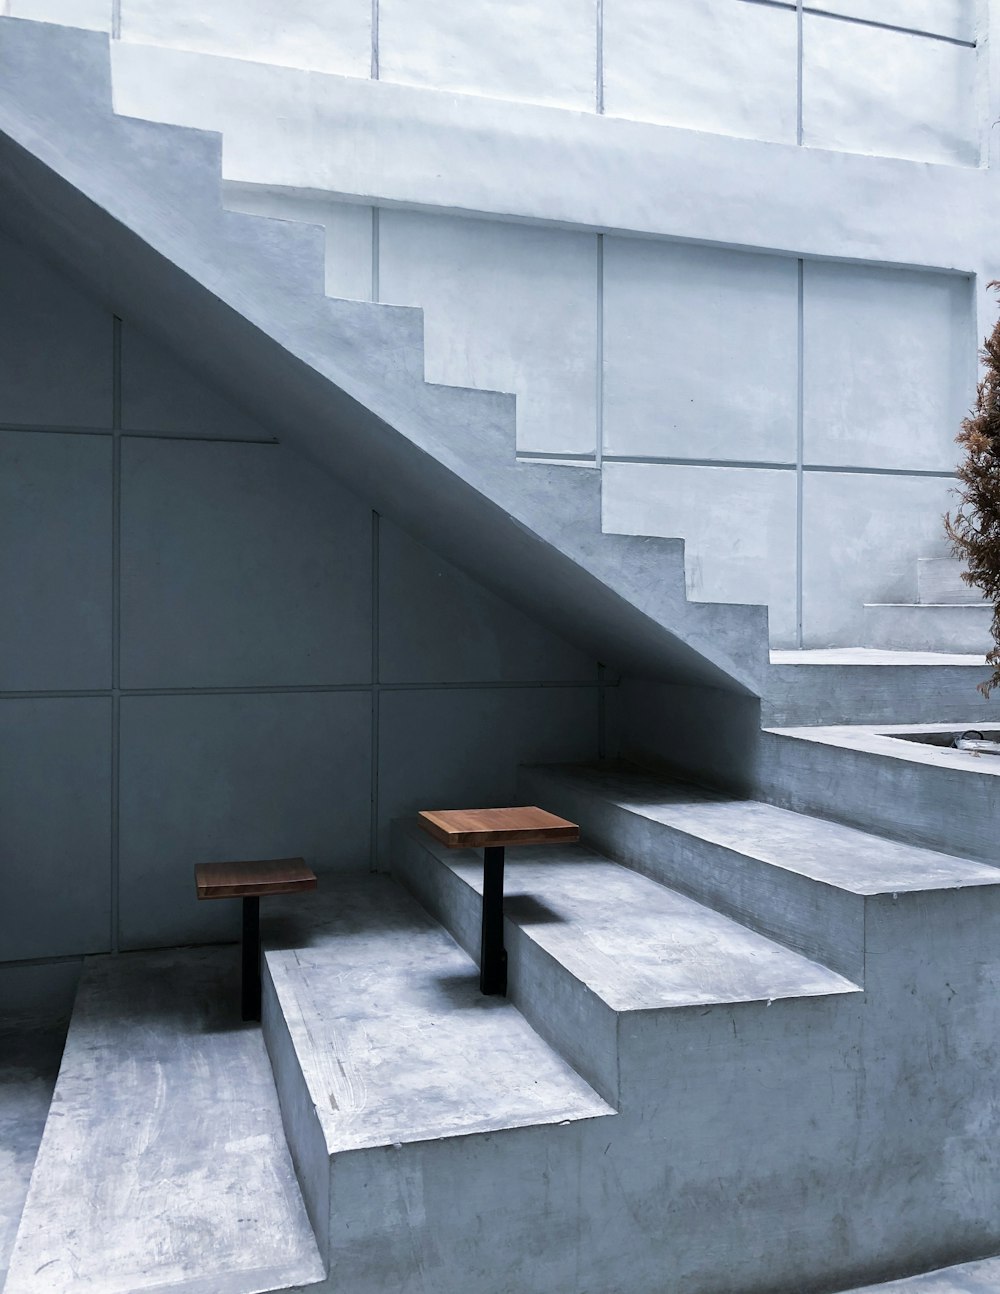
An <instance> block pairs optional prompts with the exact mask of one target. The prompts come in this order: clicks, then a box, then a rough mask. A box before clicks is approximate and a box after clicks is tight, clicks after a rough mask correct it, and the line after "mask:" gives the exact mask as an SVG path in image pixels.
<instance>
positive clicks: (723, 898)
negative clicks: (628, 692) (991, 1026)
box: [520, 765, 1000, 983]
mask: <svg viewBox="0 0 1000 1294" xmlns="http://www.w3.org/2000/svg"><path fill="white" fill-rule="evenodd" d="M520 793H521V795H522V797H523V798H526V799H527V800H529V801H531V802H532V803H538V804H543V805H546V806H549V807H551V808H552V810H553V812H558V813H560V814H562V815H564V816H565V817H568V818H570V819H571V820H572V821H574V822H579V823H580V825H581V827H582V829H583V833H584V838H585V839H586V840H587V841H589V842H592V843H593V844H594V846H595V847H596V848H599V849H601V850H602V851H604V852H605V853H606V854H608V855H609V856H611V857H614V858H615V859H617V860H618V861H619V862H621V863H624V864H626V865H627V866H628V867H631V868H635V869H636V870H637V871H640V872H643V873H645V874H646V875H648V876H651V877H653V878H654V879H655V880H657V881H661V882H662V883H664V884H666V885H671V886H674V887H676V888H677V889H678V890H681V891H682V892H684V893H686V894H689V895H692V896H693V897H694V898H695V899H698V900H699V901H701V902H703V903H708V904H710V905H711V906H712V907H714V908H716V909H718V910H719V911H721V912H725V913H727V914H728V915H729V916H731V917H733V918H735V919H736V920H737V921H741V922H744V923H745V924H747V925H749V926H751V927H752V928H753V929H755V930H758V931H760V932H761V933H763V934H766V935H768V936H770V937H771V938H774V939H778V940H780V941H781V942H782V943H784V944H786V945H787V946H788V947H790V948H793V949H795V950H797V951H798V952H801V953H803V954H805V955H806V956H807V957H810V958H813V959H815V960H818V961H820V962H823V963H824V964H825V965H827V966H830V967H831V968H833V969H835V970H837V971H839V972H840V973H842V974H844V975H847V976H849V977H850V978H852V979H853V980H855V981H857V982H858V983H862V982H863V980H864V969H865V948H864V933H865V901H866V899H868V898H872V897H875V896H879V895H883V896H884V895H890V896H891V895H896V894H900V893H925V894H926V893H932V892H935V891H949V892H950V891H952V890H955V889H960V888H964V887H967V886H993V887H997V886H1000V874H998V873H997V871H996V869H995V868H993V867H989V866H987V865H985V864H983V863H978V862H970V861H967V860H965V859H959V858H955V857H954V856H952V855H950V854H945V853H941V852H938V851H934V850H928V849H921V848H918V847H915V846H912V845H905V844H902V843H899V842H897V841H891V840H886V839H885V838H884V837H881V836H873V835H870V834H868V833H867V832H863V831H859V830H856V829H852V828H850V827H846V826H843V825H840V824H838V823H834V822H829V821H827V820H824V819H822V818H816V817H810V816H808V815H806V814H802V813H794V812H790V811H789V810H787V809H782V808H779V807H777V806H775V805H772V804H766V803H763V802H760V801H755V800H742V799H734V798H732V797H729V796H725V795H722V794H716V793H714V792H712V791H708V790H705V789H703V788H699V787H694V786H690V785H687V784H684V783H678V782H671V781H668V780H667V779H665V778H662V777H658V776H655V775H653V774H650V773H646V772H644V771H643V770H641V769H638V768H631V767H627V766H614V765H600V766H589V767H579V766H553V765H548V766H537V767H529V768H524V769H522V770H521V778H520ZM997 893H998V894H1000V890H998V891H997Z"/></svg>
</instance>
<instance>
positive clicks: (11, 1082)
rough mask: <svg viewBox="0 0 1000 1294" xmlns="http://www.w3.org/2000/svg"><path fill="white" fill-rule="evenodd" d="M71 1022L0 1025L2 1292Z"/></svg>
mask: <svg viewBox="0 0 1000 1294" xmlns="http://www.w3.org/2000/svg"><path fill="white" fill-rule="evenodd" d="M65 1038H66V1024H65V1022H63V1023H61V1024H59V1023H56V1024H48V1025H31V1026H27V1025H22V1026H14V1025H12V1024H11V1025H0V1289H2V1288H3V1285H4V1281H5V1280H6V1278H7V1264H8V1262H9V1261H10V1253H11V1250H12V1249H13V1247H14V1236H15V1234H16V1232H17V1224H18V1223H19V1222H20V1220H21V1210H22V1209H23V1208H24V1201H25V1198H26V1196H27V1194H28V1182H29V1181H30V1179H31V1170H32V1168H33V1167H34V1163H35V1156H36V1155H37V1153H38V1144H39V1142H40V1141H41V1139H42V1130H43V1129H44V1127H45V1118H46V1116H47V1114H48V1112H49V1102H50V1101H51V1100H52V1091H53V1088H54V1087H55V1085H56V1075H57V1074H58V1072H59V1061H60V1058H61V1057H62V1051H63V1042H64V1041H65Z"/></svg>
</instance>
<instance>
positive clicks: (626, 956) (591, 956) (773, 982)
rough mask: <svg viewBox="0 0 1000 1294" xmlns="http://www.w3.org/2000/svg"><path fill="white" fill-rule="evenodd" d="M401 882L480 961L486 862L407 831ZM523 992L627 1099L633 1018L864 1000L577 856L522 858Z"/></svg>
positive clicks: (553, 851)
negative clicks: (625, 1050) (627, 1040)
mask: <svg viewBox="0 0 1000 1294" xmlns="http://www.w3.org/2000/svg"><path fill="white" fill-rule="evenodd" d="M392 858H393V869H394V873H395V874H396V875H397V876H398V877H399V879H400V880H401V881H402V882H403V883H404V884H405V885H406V886H407V888H409V889H411V890H412V891H413V893H414V894H416V895H417V897H418V898H419V899H420V901H421V903H423V904H424V906H425V907H426V908H427V909H428V911H430V912H431V913H432V914H433V915H434V916H435V917H436V918H437V919H438V920H439V921H441V922H442V923H443V924H444V925H445V926H446V927H447V928H448V929H449V930H450V931H451V932H452V934H453V935H454V936H455V938H456V939H457V940H458V942H459V943H460V944H461V945H462V947H463V948H465V949H466V950H467V951H468V952H469V954H470V956H474V957H477V958H478V953H479V933H480V911H481V895H482V859H481V857H480V854H479V853H478V851H476V850H451V849H448V848H447V847H446V846H444V845H440V844H438V843H437V842H436V841H435V840H433V839H432V838H431V837H430V836H428V835H427V834H426V833H425V832H423V831H421V830H420V829H419V828H418V827H416V826H413V825H412V824H404V823H398V824H396V829H395V831H394V836H393V853H392ZM506 871H507V877H506V884H505V892H506V896H507V897H506V900H505V905H504V910H505V915H506V919H507V929H508V936H509V937H508V940H507V950H508V958H509V972H508V973H509V981H510V987H509V992H510V995H511V997H512V998H513V1000H514V1001H515V1002H517V1003H518V1005H519V1006H520V1007H521V1008H522V1010H524V1011H525V1013H526V1014H527V1016H528V1018H529V1019H530V1020H531V1021H532V1023H533V1024H534V1025H535V1027H536V1028H538V1029H539V1030H540V1031H541V1032H542V1033H543V1034H544V1035H545V1036H546V1037H547V1038H549V1039H550V1041H552V1043H553V1044H554V1045H555V1046H557V1047H558V1048H559V1049H560V1051H562V1053H563V1054H564V1055H565V1056H567V1058H568V1059H569V1060H570V1061H571V1063H572V1064H573V1065H574V1066H575V1067H576V1068H577V1069H578V1070H579V1071H580V1072H581V1073H583V1074H584V1075H586V1077H587V1078H589V1079H590V1081H591V1082H592V1083H593V1084H594V1085H595V1087H597V1089H598V1090H599V1091H600V1092H601V1093H602V1094H603V1095H605V1096H606V1097H607V1098H608V1099H609V1100H611V1101H615V1102H617V1101H620V1100H621V1090H620V1081H621V1073H622V1057H621V1055H620V1048H621V1042H622V1036H621V1029H620V1017H622V1016H627V1015H630V1014H631V1013H636V1012H641V1013H647V1014H648V1013H652V1012H656V1011H672V1010H676V1009H679V1008H691V1007H698V1006H704V1005H718V1004H722V1003H757V1004H770V1003H772V1002H777V1001H780V1000H783V999H792V998H802V997H815V996H823V995H826V994H836V993H851V992H855V991H856V990H857V984H855V983H853V982H851V981H850V980H848V979H847V978H846V977H845V976H843V975H841V974H838V973H836V972H834V971H831V970H830V969H828V968H827V967H825V966H820V965H818V964H817V963H816V962H814V961H811V960H809V959H807V958H806V957H804V956H802V955H800V954H799V953H796V952H793V951H791V950H790V949H788V948H786V947H783V946H781V945H780V944H778V943H775V942H774V941H773V940H771V939H768V938H766V937H765V936H763V935H761V934H759V933H756V932H754V931H752V930H750V929H748V928H747V927H746V926H745V925H742V924H739V923H738V922H736V921H733V920H731V919H730V918H728V917H727V916H724V915H722V914H721V913H720V912H717V911H713V910H712V909H711V908H707V907H705V906H703V905H702V904H700V903H697V902H695V901H694V900H693V899H691V898H689V897H687V896H685V895H683V894H681V893H679V892H678V891H676V890H673V889H668V888H666V887H665V886H664V885H661V884H657V883H656V882H655V881H653V880H650V879H649V878H647V877H645V876H640V875H639V874H638V873H637V872H634V871H632V870H630V869H629V868H626V867H622V866H619V864H617V863H615V862H612V861H611V860H610V859H608V858H604V857H602V856H601V855H599V854H596V853H593V852H592V851H590V850H588V849H584V848H581V847H579V846H574V845H566V846H562V845H559V846H554V845H549V846H528V847H522V848H518V849H511V850H510V851H508V855H507V863H506Z"/></svg>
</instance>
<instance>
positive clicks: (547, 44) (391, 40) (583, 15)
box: [379, 0, 597, 111]
mask: <svg viewBox="0 0 1000 1294" xmlns="http://www.w3.org/2000/svg"><path fill="white" fill-rule="evenodd" d="M596 44H597V14H596V9H595V7H594V3H593V0H459V3H452V4H444V3H442V2H441V0H379V75H380V77H381V78H382V79H383V80H385V81H399V82H402V83H404V84H406V85H423V86H431V87H433V88H434V89H438V90H457V91H459V92H460V93H466V94H482V95H489V96H492V97H495V98H500V99H518V100H523V101H526V102H529V103H547V104H552V105H553V106H555V107H561V108H582V109H584V110H587V109H589V110H591V111H592V110H593V108H594V102H595V93H596V89H595V79H596V68H597V53H596Z"/></svg>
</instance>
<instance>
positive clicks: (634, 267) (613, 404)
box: [604, 237, 798, 463]
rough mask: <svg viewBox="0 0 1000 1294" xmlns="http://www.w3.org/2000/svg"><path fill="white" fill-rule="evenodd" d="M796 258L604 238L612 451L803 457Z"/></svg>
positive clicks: (607, 444)
mask: <svg viewBox="0 0 1000 1294" xmlns="http://www.w3.org/2000/svg"><path fill="white" fill-rule="evenodd" d="M797 293H798V283H797V270H796V262H795V261H794V260H792V259H791V258H789V257H779V256H757V255H752V254H747V253H743V252H731V251H722V250H718V249H715V248H711V247H694V246H688V245H685V244H675V243H665V242H654V241H651V240H648V239H628V238H610V237H606V238H605V240H604V451H605V453H607V454H623V455H642V456H647V455H649V456H653V457H665V458H718V459H728V460H743V461H745V460H753V461H767V462H780V463H791V462H794V461H795V438H796V346H797V342H796V337H797V318H798V304H797Z"/></svg>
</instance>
